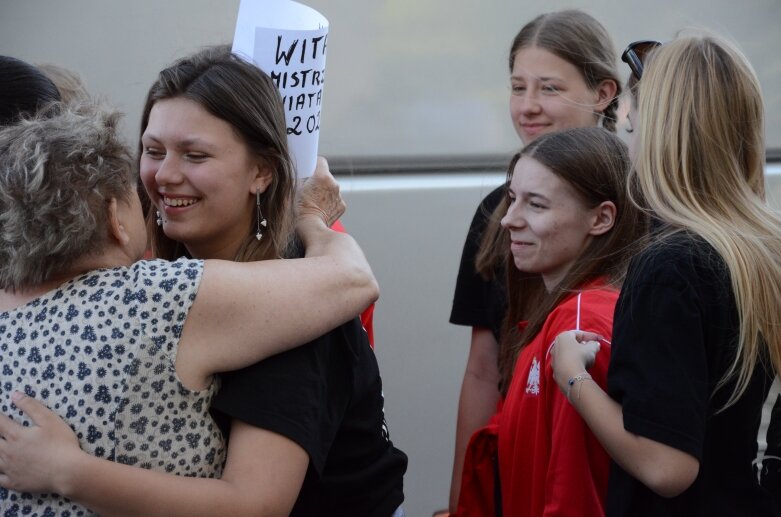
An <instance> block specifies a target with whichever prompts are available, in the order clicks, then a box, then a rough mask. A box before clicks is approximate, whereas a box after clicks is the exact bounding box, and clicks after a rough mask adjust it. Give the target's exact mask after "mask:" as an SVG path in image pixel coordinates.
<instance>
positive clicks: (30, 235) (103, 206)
mask: <svg viewBox="0 0 781 517" xmlns="http://www.w3.org/2000/svg"><path fill="white" fill-rule="evenodd" d="M119 117H120V115H119V113H117V112H115V111H109V110H106V109H104V108H101V107H98V106H95V105H88V104H83V105H81V106H74V107H64V106H61V105H55V106H54V107H53V108H52V109H50V110H49V111H48V112H46V113H42V114H40V115H39V116H37V117H36V118H32V119H26V120H22V121H21V122H20V123H19V124H17V125H15V126H11V127H8V128H5V129H3V130H2V131H0V288H3V289H13V290H18V289H22V288H25V287H32V286H35V285H38V284H40V283H42V282H45V281H47V280H51V279H53V278H56V276H57V275H59V274H65V273H71V272H72V271H71V269H72V268H73V267H74V265H75V264H74V263H75V262H76V261H77V260H78V259H79V258H81V257H86V256H87V255H89V254H97V253H100V252H101V251H102V250H103V249H104V246H105V245H106V243H107V240H108V236H109V232H108V227H107V222H108V212H107V209H108V202H109V201H110V200H111V199H112V198H117V199H122V200H126V199H128V196H130V195H135V192H134V188H135V182H134V168H133V162H132V158H131V155H130V153H129V151H128V149H127V147H126V146H125V145H124V144H123V143H122V142H121V141H120V138H119V136H118V134H117V121H118V120H119Z"/></svg>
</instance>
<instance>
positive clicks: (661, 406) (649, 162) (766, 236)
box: [553, 35, 781, 516]
mask: <svg viewBox="0 0 781 517" xmlns="http://www.w3.org/2000/svg"><path fill="white" fill-rule="evenodd" d="M656 47H658V48H656ZM648 50H651V51H650V53H648V54H647V57H648V59H644V57H645V56H643V55H642V52H641V51H648ZM624 60H625V61H627V62H628V63H629V64H630V67H631V68H632V70H633V73H634V75H635V78H636V79H638V80H640V79H641V76H642V79H641V80H640V81H639V94H638V105H637V109H636V111H635V110H633V111H632V112H630V122H631V123H632V125H633V127H634V133H633V139H632V143H631V145H630V149H631V151H632V154H633V161H634V165H635V169H634V176H633V179H634V185H635V186H636V187H637V191H636V192H635V193H634V195H633V197H634V201H635V203H637V204H638V205H639V206H641V207H642V208H644V209H646V210H647V211H649V212H652V213H653V214H654V215H655V217H656V218H658V221H659V223H660V224H659V228H658V229H657V232H656V233H655V235H654V238H653V239H652V242H651V243H650V244H649V245H648V246H647V248H646V249H645V250H644V251H643V252H642V253H640V254H639V255H638V256H636V257H635V258H634V259H633V261H632V263H631V264H630V268H629V272H628V274H627V280H626V282H625V284H624V287H623V290H622V293H621V297H620V299H619V301H618V304H617V306H616V314H615V319H614V330H613V341H612V358H611V363H610V368H609V371H608V389H607V393H606V392H605V391H603V390H602V389H601V388H600V387H599V386H598V385H597V384H595V383H594V382H591V379H590V376H589V375H588V373H587V372H586V371H585V370H586V368H587V367H588V366H589V364H590V363H591V362H592V361H593V359H594V354H595V353H596V352H597V350H598V348H599V345H598V344H597V343H596V342H595V341H594V338H595V336H593V335H589V334H585V333H580V332H568V333H564V334H562V335H560V336H559V337H558V338H557V339H556V344H555V346H554V349H553V355H554V371H555V378H556V381H557V383H558V384H559V387H560V388H561V389H562V390H570V392H574V393H577V395H576V396H574V397H571V403H572V405H573V406H574V407H575V409H577V410H578V412H579V413H580V414H581V416H582V417H583V419H584V420H585V421H586V422H587V423H588V425H589V427H590V428H591V429H592V431H593V432H594V433H595V435H596V436H597V437H598V438H599V440H600V441H601V443H602V444H603V445H604V447H605V449H606V450H607V451H608V453H609V454H610V455H611V457H612V459H613V461H614V465H613V470H612V473H611V480H610V485H609V489H608V504H607V514H608V515H632V516H637V515H665V516H670V515H686V516H694V515H779V510H780V509H781V506H779V505H778V500H779V492H781V490H779V484H778V481H779V474H778V473H779V468H781V462H779V450H780V449H781V443H779V440H778V430H777V429H778V424H779V423H781V422H778V421H777V420H778V417H777V416H774V415H777V414H778V409H777V407H776V406H777V403H778V398H779V394H780V393H781V384H780V383H779V377H778V372H780V371H781V328H779V325H778V318H779V316H778V315H779V314H781V217H779V214H778V213H777V212H776V211H774V210H772V209H771V208H770V207H769V206H768V205H767V203H766V202H765V199H764V176H763V164H764V140H763V106H762V95H761V92H760V87H759V83H758V81H757V78H756V76H755V74H754V72H753V70H752V69H751V66H750V64H749V63H748V61H747V59H746V58H745V57H744V56H743V55H742V54H741V53H740V52H739V51H738V50H737V49H735V48H734V47H733V46H732V45H731V44H729V43H727V42H726V41H724V40H723V39H721V38H719V37H716V36H711V35H705V36H688V37H680V38H678V39H676V40H674V41H672V42H670V43H667V44H665V45H663V46H658V44H655V43H649V42H639V43H637V44H633V45H630V47H629V48H628V49H627V50H626V52H625V53H624Z"/></svg>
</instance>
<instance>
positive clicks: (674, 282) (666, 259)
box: [607, 232, 781, 517]
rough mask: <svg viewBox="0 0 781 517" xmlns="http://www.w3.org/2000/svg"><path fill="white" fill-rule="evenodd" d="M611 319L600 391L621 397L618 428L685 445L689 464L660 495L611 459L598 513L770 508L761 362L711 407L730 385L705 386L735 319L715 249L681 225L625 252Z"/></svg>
mask: <svg viewBox="0 0 781 517" xmlns="http://www.w3.org/2000/svg"><path fill="white" fill-rule="evenodd" d="M613 324H614V331H613V343H612V357H611V360H610V368H609V371H608V392H609V394H610V396H611V397H612V398H613V399H615V400H616V401H618V402H619V403H620V404H621V406H622V409H623V415H624V428H625V429H626V430H627V431H629V432H631V433H634V434H637V435H640V436H644V437H646V438H649V439H652V440H655V441H657V442H661V443H664V444H666V445H669V446H671V447H674V448H676V449H679V450H681V451H684V452H686V453H688V454H690V455H692V456H694V457H695V458H697V459H698V460H699V462H700V470H699V475H698V476H697V478H696V480H695V481H694V483H693V484H692V486H691V487H689V488H688V489H687V490H686V491H685V492H684V493H682V494H681V495H680V496H678V497H674V498H663V497H660V496H658V495H656V494H654V493H653V492H652V491H651V490H649V489H648V488H646V487H645V486H644V485H643V484H641V483H640V482H639V481H637V480H635V479H634V478H633V477H631V476H630V475H629V474H627V473H626V472H624V471H623V470H622V469H621V468H620V467H618V466H617V465H615V464H613V466H612V470H611V477H610V484H609V489H608V502H607V515H608V516H632V517H636V516H645V515H649V516H650V515H653V516H660V517H661V516H665V517H669V516H686V517H695V516H715V515H725V516H727V515H729V516H764V515H779V514H780V513H779V508H781V507H779V506H776V505H777V504H778V502H774V498H775V499H778V498H779V496H780V495H781V484H779V482H780V481H781V477H779V469H781V457H780V456H781V455H780V454H779V451H781V447H780V446H781V417H780V416H779V413H781V407H780V405H779V403H778V395H779V392H778V389H779V384H778V380H777V378H776V377H775V374H774V373H772V369H765V367H764V366H763V365H762V364H758V365H757V368H756V370H755V373H754V375H753V377H752V379H751V382H750V384H749V387H748V389H747V391H746V392H745V393H744V394H743V396H742V397H741V398H740V399H739V400H738V402H737V403H735V404H734V405H732V406H730V407H729V408H727V409H726V410H724V411H722V412H718V410H719V409H720V408H722V407H723V406H724V404H725V402H726V401H727V399H728V398H729V395H730V394H731V393H732V390H733V388H734V383H728V384H727V385H726V386H725V387H724V388H722V389H720V390H719V391H718V392H715V393H714V390H715V388H716V384H717V383H718V381H719V380H720V379H721V378H722V376H723V375H724V373H725V372H726V371H727V369H728V367H729V365H730V364H731V363H732V361H733V360H734V358H735V354H736V344H737V336H738V330H739V322H738V313H737V308H736V305H735V297H734V294H733V291H732V286H731V283H730V275H729V270H728V269H727V267H726V264H725V263H724V261H723V260H722V259H721V257H720V256H719V255H718V253H716V251H715V250H714V249H713V248H712V247H711V246H709V245H708V244H706V243H705V242H704V241H703V240H701V239H700V238H697V237H693V236H692V235H691V234H688V233H685V232H681V233H678V234H675V235H673V236H671V237H667V238H664V239H662V240H661V241H660V242H659V243H657V244H655V245H654V246H652V247H651V248H649V249H648V250H646V251H645V252H643V253H641V254H640V255H639V256H637V257H635V259H634V260H633V261H632V263H631V264H630V268H629V272H628V275H627V280H626V282H625V283H624V287H623V289H622V291H621V296H620V298H619V300H618V304H617V305H616V312H615V319H614V322H613ZM768 368H769V367H768ZM774 380H775V384H774ZM771 385H773V386H775V390H774V391H773V392H770V388H771ZM769 393H771V395H770V396H769ZM763 409H764V410H765V412H766V413H765V417H764V419H763ZM771 415H772V417H773V418H772V419H771V418H770V416H771ZM765 438H767V443H768V447H767V450H765V447H764V446H763V445H761V444H763V443H764V441H765ZM758 444H760V445H758ZM760 462H761V467H758V465H760ZM758 468H759V469H761V472H759V471H758Z"/></svg>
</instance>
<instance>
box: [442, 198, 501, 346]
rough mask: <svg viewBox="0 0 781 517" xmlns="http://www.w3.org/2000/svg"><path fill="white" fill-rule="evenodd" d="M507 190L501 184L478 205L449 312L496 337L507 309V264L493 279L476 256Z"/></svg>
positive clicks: (455, 320) (455, 321)
mask: <svg viewBox="0 0 781 517" xmlns="http://www.w3.org/2000/svg"><path fill="white" fill-rule="evenodd" d="M506 192H507V189H506V187H505V186H504V185H500V186H499V187H497V188H496V189H495V190H493V191H492V192H491V193H489V194H488V195H487V196H486V197H485V198H484V199H483V201H482V202H481V203H480V206H478V207H477V211H476V212H475V216H474V218H473V219H472V224H471V225H470V226H469V232H468V233H467V234H466V242H464V251H463V252H462V253H461V265H460V266H459V268H458V278H457V279H456V291H455V294H454V295H453V309H452V310H451V312H450V323H453V324H455V325H466V326H468V327H482V328H488V329H491V330H492V331H493V333H494V336H495V337H496V339H497V341H498V340H499V332H500V330H501V327H502V320H503V319H504V315H505V313H506V312H507V297H506V295H505V283H506V279H505V273H504V267H500V268H498V269H497V270H496V271H494V278H493V279H492V280H485V279H483V277H482V276H480V273H478V272H477V270H476V269H475V259H476V258H477V252H478V251H479V250H480V241H482V240H483V234H484V233H485V228H486V225H487V224H488V221H489V219H490V217H491V214H492V213H493V211H494V209H496V207H497V206H498V205H499V202H500V201H501V200H502V197H504V196H505V195H506Z"/></svg>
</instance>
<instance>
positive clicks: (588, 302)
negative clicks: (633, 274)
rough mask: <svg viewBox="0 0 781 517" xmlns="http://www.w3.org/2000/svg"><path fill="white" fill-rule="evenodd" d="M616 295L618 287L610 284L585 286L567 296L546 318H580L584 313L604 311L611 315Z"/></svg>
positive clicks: (617, 294)
mask: <svg viewBox="0 0 781 517" xmlns="http://www.w3.org/2000/svg"><path fill="white" fill-rule="evenodd" d="M618 296H619V291H618V289H616V288H614V287H611V286H607V285H603V284H598V285H591V286H587V287H585V288H583V289H579V290H577V291H574V292H573V293H571V294H570V295H569V296H567V298H565V299H564V300H563V301H562V302H561V303H560V304H559V305H557V306H556V308H555V309H553V311H551V313H550V315H549V316H548V318H549V319H551V318H554V319H557V318H562V317H564V318H569V319H572V318H582V317H583V316H584V315H590V314H603V313H605V312H606V311H607V312H610V314H611V315H612V311H613V307H615V305H616V301H617V300H618Z"/></svg>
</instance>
